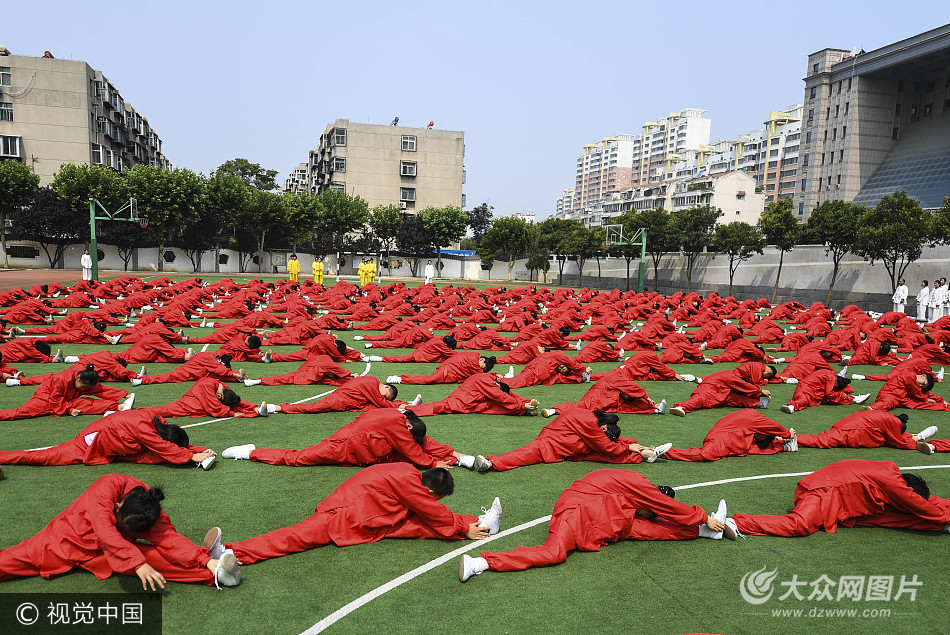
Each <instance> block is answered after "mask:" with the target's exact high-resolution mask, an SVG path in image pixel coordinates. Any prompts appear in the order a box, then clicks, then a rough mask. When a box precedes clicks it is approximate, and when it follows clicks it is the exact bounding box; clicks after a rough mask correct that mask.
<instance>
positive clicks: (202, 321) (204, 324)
mask: <svg viewBox="0 0 950 635" xmlns="http://www.w3.org/2000/svg"><path fill="white" fill-rule="evenodd" d="M205 326H208V318H206V317H203V318H201V324H199V325H198V327H199V328H203V327H205Z"/></svg>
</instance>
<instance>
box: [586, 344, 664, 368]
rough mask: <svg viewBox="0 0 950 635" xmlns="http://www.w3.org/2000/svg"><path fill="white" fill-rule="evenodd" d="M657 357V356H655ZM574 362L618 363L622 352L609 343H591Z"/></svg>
mask: <svg viewBox="0 0 950 635" xmlns="http://www.w3.org/2000/svg"><path fill="white" fill-rule="evenodd" d="M654 357H656V355H654ZM574 361H576V362H580V363H582V364H591V363H593V362H616V361H620V351H619V350H618V349H616V348H612V347H611V345H610V344H608V343H607V342H590V343H588V344H585V345H584V348H582V349H581V351H580V352H579V353H578V354H577V355H575V356H574Z"/></svg>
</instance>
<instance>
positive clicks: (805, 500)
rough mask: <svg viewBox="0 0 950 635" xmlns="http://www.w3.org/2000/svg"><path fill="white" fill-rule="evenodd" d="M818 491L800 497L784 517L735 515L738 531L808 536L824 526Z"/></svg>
mask: <svg viewBox="0 0 950 635" xmlns="http://www.w3.org/2000/svg"><path fill="white" fill-rule="evenodd" d="M821 498H822V493H821V492H819V491H816V492H814V493H813V494H811V495H805V496H802V497H801V498H800V499H799V501H798V503H796V505H795V509H793V510H792V511H791V512H789V513H787V514H785V515H784V516H768V515H758V516H754V515H752V514H736V515H735V516H733V518H734V519H735V521H736V526H737V527H738V528H739V531H741V532H742V533H745V534H751V535H753V536H787V537H794V536H808V535H810V534H813V533H815V532H816V531H818V530H819V529H821V528H822V527H823V526H824V523H823V521H822V517H821Z"/></svg>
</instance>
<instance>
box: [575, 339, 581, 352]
mask: <svg viewBox="0 0 950 635" xmlns="http://www.w3.org/2000/svg"><path fill="white" fill-rule="evenodd" d="M574 350H575V351H579V350H581V341H580V340H577V344H575V345H574Z"/></svg>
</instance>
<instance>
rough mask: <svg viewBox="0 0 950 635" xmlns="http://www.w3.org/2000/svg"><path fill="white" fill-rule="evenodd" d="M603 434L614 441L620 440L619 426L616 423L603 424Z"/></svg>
mask: <svg viewBox="0 0 950 635" xmlns="http://www.w3.org/2000/svg"><path fill="white" fill-rule="evenodd" d="M604 434H606V435H607V438H608V439H610V440H611V441H613V442H614V443H616V442H617V441H619V440H620V426H618V425H617V424H616V423H608V424H606V425H605V426H604Z"/></svg>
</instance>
